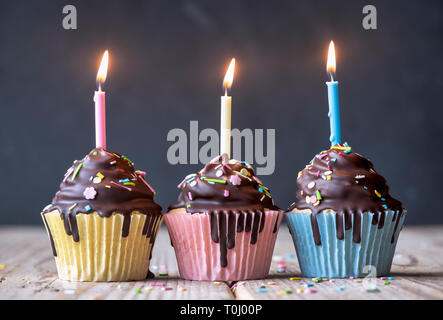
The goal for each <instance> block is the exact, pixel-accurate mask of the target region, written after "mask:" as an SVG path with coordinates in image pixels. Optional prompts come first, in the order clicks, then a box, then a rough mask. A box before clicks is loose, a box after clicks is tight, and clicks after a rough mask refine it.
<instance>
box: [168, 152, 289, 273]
mask: <svg viewBox="0 0 443 320" xmlns="http://www.w3.org/2000/svg"><path fill="white" fill-rule="evenodd" d="M178 187H179V188H180V189H181V193H180V195H179V197H178V200H177V203H175V204H174V205H172V206H170V207H169V209H168V210H169V211H168V213H166V214H165V221H166V225H167V227H168V230H169V235H170V237H171V243H172V245H173V247H174V250H175V253H176V256H177V262H178V268H179V271H180V276H181V277H182V278H184V279H188V280H208V281H213V280H219V281H235V280H247V279H261V278H265V277H266V276H267V275H268V272H269V267H270V264H271V259H272V252H273V249H274V244H275V240H276V237H277V231H278V228H279V226H280V222H281V220H282V218H283V213H284V212H283V210H280V209H279V208H278V207H276V206H275V205H274V202H273V199H272V198H271V194H270V192H269V189H268V188H266V187H265V186H263V184H262V182H261V181H260V180H259V179H258V178H257V177H256V176H255V174H254V170H253V168H252V167H251V166H250V165H249V164H248V163H246V162H244V161H238V160H233V159H231V160H228V157H227V156H226V154H224V155H222V156H218V157H216V158H214V159H213V160H212V161H211V162H210V163H208V164H207V165H206V166H205V167H204V168H203V169H202V170H201V171H200V172H198V173H196V174H190V175H188V176H187V177H186V178H185V179H184V180H183V181H182V182H181V183H180V184H179V186H178Z"/></svg>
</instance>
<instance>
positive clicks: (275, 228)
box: [272, 215, 280, 233]
mask: <svg viewBox="0 0 443 320" xmlns="http://www.w3.org/2000/svg"><path fill="white" fill-rule="evenodd" d="M279 219H280V215H278V216H277V217H276V218H275V223H274V229H272V233H276V232H277V230H278V221H279Z"/></svg>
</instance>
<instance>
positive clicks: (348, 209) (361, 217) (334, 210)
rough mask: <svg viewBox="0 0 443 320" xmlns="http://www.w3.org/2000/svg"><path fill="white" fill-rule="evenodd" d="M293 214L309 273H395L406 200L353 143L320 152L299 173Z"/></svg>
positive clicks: (301, 255)
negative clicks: (396, 194)
mask: <svg viewBox="0 0 443 320" xmlns="http://www.w3.org/2000/svg"><path fill="white" fill-rule="evenodd" d="M297 186H298V191H297V202H296V203H294V204H292V206H291V207H290V208H289V211H288V213H287V215H286V216H287V221H288V224H289V230H290V232H291V234H292V237H293V240H294V244H295V248H296V251H297V256H298V261H299V264H300V268H301V272H302V274H303V275H304V276H306V277H326V278H347V277H351V276H353V277H364V276H367V275H368V272H369V270H371V269H370V267H366V266H373V267H375V269H373V268H372V270H371V272H372V274H373V275H375V274H376V275H377V276H383V275H387V274H388V273H389V271H390V268H391V264H392V258H393V255H394V251H395V246H396V243H397V239H398V236H399V233H400V230H401V228H402V226H403V221H404V218H405V212H404V209H403V207H402V204H401V203H400V202H399V201H398V200H396V199H394V198H392V197H391V195H390V194H389V187H388V185H387V184H386V180H385V179H384V178H383V177H382V176H381V175H380V174H378V173H377V172H376V171H375V170H374V167H373V165H372V163H371V162H370V161H369V160H368V159H366V158H364V157H363V156H361V155H359V154H358V153H356V152H352V150H351V147H349V146H348V144H346V143H345V144H344V145H334V146H332V147H331V149H329V150H325V151H322V152H321V153H319V154H317V155H316V156H315V157H314V158H313V159H312V160H311V162H310V163H309V164H308V165H307V166H306V167H305V168H304V169H303V170H302V171H300V172H299V174H298V178H297Z"/></svg>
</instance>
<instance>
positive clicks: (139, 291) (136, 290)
mask: <svg viewBox="0 0 443 320" xmlns="http://www.w3.org/2000/svg"><path fill="white" fill-rule="evenodd" d="M141 292H142V291H141V290H140V289H135V290H134V293H141Z"/></svg>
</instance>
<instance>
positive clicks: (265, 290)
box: [257, 288, 268, 293]
mask: <svg viewBox="0 0 443 320" xmlns="http://www.w3.org/2000/svg"><path fill="white" fill-rule="evenodd" d="M257 292H260V293H266V292H268V289H265V288H260V289H258V290H257Z"/></svg>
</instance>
